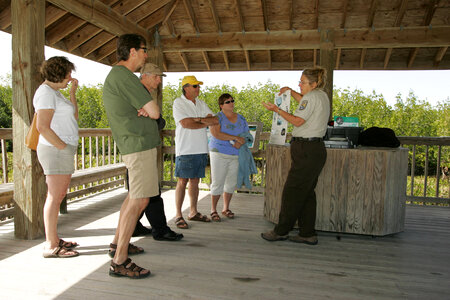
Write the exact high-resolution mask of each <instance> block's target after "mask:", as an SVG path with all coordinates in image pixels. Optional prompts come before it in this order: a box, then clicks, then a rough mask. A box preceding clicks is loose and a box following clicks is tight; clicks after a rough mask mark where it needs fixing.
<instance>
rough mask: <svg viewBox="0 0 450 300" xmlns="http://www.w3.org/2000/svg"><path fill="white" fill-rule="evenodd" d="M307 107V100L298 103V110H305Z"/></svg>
mask: <svg viewBox="0 0 450 300" xmlns="http://www.w3.org/2000/svg"><path fill="white" fill-rule="evenodd" d="M307 105H308V100H303V101H302V102H301V103H300V107H299V109H300V110H304V109H305V108H306V106H307Z"/></svg>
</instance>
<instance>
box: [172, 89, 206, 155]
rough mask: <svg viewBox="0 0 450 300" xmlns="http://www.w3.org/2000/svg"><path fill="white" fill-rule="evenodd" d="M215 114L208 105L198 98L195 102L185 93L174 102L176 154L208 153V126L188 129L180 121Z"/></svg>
mask: <svg viewBox="0 0 450 300" xmlns="http://www.w3.org/2000/svg"><path fill="white" fill-rule="evenodd" d="M208 114H213V112H212V111H211V109H209V107H208V105H206V103H205V102H203V101H202V100H200V99H198V98H196V99H195V104H194V103H193V102H192V101H191V100H189V99H187V98H186V97H185V96H184V95H182V96H181V97H179V98H177V99H175V101H174V102H173V118H174V120H175V125H176V129H175V155H176V156H180V155H188V154H202V153H208V136H207V134H206V128H199V129H187V128H183V126H181V124H180V121H181V120H183V119H186V118H204V117H206V116H207V115H208Z"/></svg>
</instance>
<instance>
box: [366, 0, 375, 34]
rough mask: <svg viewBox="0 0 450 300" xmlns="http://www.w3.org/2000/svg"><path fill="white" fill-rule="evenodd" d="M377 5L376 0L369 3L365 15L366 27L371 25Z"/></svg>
mask: <svg viewBox="0 0 450 300" xmlns="http://www.w3.org/2000/svg"><path fill="white" fill-rule="evenodd" d="M377 6H378V0H372V3H370V10H369V14H368V16H367V27H372V26H373V20H374V19H375V13H376V11H377Z"/></svg>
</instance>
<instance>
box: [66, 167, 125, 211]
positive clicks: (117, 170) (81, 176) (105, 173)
mask: <svg viewBox="0 0 450 300" xmlns="http://www.w3.org/2000/svg"><path fill="white" fill-rule="evenodd" d="M126 171H127V168H126V167H125V164H124V163H116V164H111V165H104V166H101V167H95V168H88V169H82V170H76V171H75V173H73V175H72V179H71V181H70V184H69V190H70V188H73V187H77V186H83V185H85V184H88V183H92V182H96V181H101V180H105V179H108V178H112V177H118V176H121V175H125V174H126ZM123 184H124V179H123V178H122V179H118V180H112V181H110V182H105V183H100V184H97V185H95V186H90V187H84V188H83V189H79V190H76V191H73V192H68V193H67V195H66V197H65V198H64V200H63V202H62V203H61V207H60V212H61V213H62V214H65V213H67V200H69V199H73V198H76V197H80V196H83V195H87V194H91V193H95V192H99V191H102V190H106V189H109V188H112V187H116V186H120V185H123Z"/></svg>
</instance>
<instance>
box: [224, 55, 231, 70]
mask: <svg viewBox="0 0 450 300" xmlns="http://www.w3.org/2000/svg"><path fill="white" fill-rule="evenodd" d="M222 53H223V61H224V62H225V68H226V70H227V71H229V70H230V61H229V60H228V54H227V51H222Z"/></svg>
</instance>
